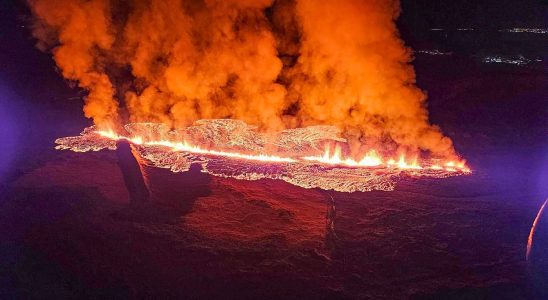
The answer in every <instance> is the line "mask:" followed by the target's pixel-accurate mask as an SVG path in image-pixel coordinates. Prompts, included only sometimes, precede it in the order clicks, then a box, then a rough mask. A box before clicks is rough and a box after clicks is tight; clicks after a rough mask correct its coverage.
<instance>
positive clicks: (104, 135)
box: [56, 120, 470, 192]
mask: <svg viewBox="0 0 548 300" xmlns="http://www.w3.org/2000/svg"><path fill="white" fill-rule="evenodd" d="M125 129H126V131H127V134H123V135H121V134H117V133H115V132H113V131H102V130H97V129H96V128H94V127H90V128H86V129H85V130H84V131H83V132H82V134H81V135H80V136H78V137H66V138H60V139H57V140H56V143H57V144H58V146H57V147H56V148H57V149H70V150H73V151H77V152H86V151H90V150H92V151H98V150H101V149H104V148H108V149H115V148H116V141H118V140H120V139H125V140H128V141H130V142H131V143H133V144H134V145H136V149H137V152H138V154H139V155H140V156H141V157H142V158H144V159H145V160H146V161H147V162H149V163H150V164H152V165H154V166H157V167H161V168H169V169H171V170H172V171H174V172H184V171H187V170H188V169H189V167H190V165H191V164H193V163H199V164H201V165H202V168H203V170H204V172H207V173H209V174H212V175H215V176H223V177H233V178H237V179H246V180H256V179H261V178H271V179H281V180H284V181H287V182H290V183H292V184H295V185H298V186H302V187H305V188H313V187H318V188H322V189H333V190H337V191H343V192H354V191H369V190H374V189H378V190H392V189H393V188H394V181H393V179H394V178H395V177H397V176H400V175H403V174H407V175H408V176H415V177H420V176H427V177H438V178H441V177H448V176H456V175H463V174H468V173H470V170H469V169H468V168H467V167H466V166H465V164H464V162H459V163H455V162H452V161H450V162H446V163H444V164H443V166H442V165H439V164H438V163H439V162H437V161H436V162H435V163H434V162H432V161H430V160H426V159H423V160H421V163H419V159H418V157H415V158H413V159H411V160H406V158H405V156H404V155H400V157H399V159H398V160H397V161H396V160H394V159H388V160H385V159H383V158H382V157H381V155H380V154H379V152H378V151H377V150H374V149H371V150H369V151H367V153H366V154H365V155H364V156H363V157H362V158H361V159H358V160H355V159H353V158H350V157H345V156H344V154H343V150H342V147H341V146H340V144H341V143H344V139H341V138H339V137H337V136H336V134H334V133H335V132H336V129H333V128H331V129H330V128H328V127H326V126H319V127H318V126H312V127H306V128H299V129H295V130H284V131H282V132H279V133H277V134H269V135H266V134H262V133H259V132H257V131H256V130H255V128H254V127H251V126H248V125H246V124H245V123H243V122H241V121H236V120H201V121H199V122H197V123H196V124H195V125H194V126H190V127H187V128H183V129H179V130H169V129H168V128H167V127H166V126H165V125H163V124H154V123H132V124H128V125H126V126H125ZM202 145H207V147H206V146H202ZM325 145H328V146H325ZM329 145H335V147H334V148H333V152H331V147H330V146H329ZM322 149H323V150H322ZM322 153H323V154H322Z"/></svg>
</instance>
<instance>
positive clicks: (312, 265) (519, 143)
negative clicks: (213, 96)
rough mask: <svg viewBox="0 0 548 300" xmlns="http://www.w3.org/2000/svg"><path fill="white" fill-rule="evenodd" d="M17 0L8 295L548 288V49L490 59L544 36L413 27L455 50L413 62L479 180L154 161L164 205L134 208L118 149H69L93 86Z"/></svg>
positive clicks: (6, 89) (2, 104)
mask: <svg viewBox="0 0 548 300" xmlns="http://www.w3.org/2000/svg"><path fill="white" fill-rule="evenodd" d="M2 5H5V4H2ZM2 8H3V11H2V18H1V19H2V20H1V22H2V23H1V26H2V27H1V28H2V31H0V44H2V45H3V46H2V47H3V48H2V51H0V63H1V68H0V133H1V134H2V135H3V136H2V139H1V140H2V144H1V145H0V152H1V154H2V155H1V156H0V182H1V186H0V188H1V190H0V197H1V198H0V199H1V200H0V201H1V202H0V237H1V239H0V298H1V299H14V298H15V299H28V298H53V299H69V298H70V299H73V298H175V297H179V298H219V299H220V298H224V299H226V298H240V299H241V298H266V299H291V298H301V299H308V298H371V299H385V298H388V299H401V298H415V299H440V298H446V299H535V298H536V299H548V294H546V289H547V288H548V287H547V282H548V276H547V272H548V267H547V266H548V256H547V253H548V251H546V250H548V214H545V215H544V217H543V218H541V220H540V222H539V225H538V228H537V235H535V240H534V241H535V243H534V244H533V252H532V255H531V259H530V261H529V262H526V261H525V249H526V244H527V237H528V235H529V230H530V228H531V224H532V222H533V219H534V217H535V215H536V213H537V211H538V209H539V207H540V205H541V204H542V202H543V201H544V200H545V199H546V198H547V196H548V185H547V182H548V180H547V178H548V177H547V173H546V170H547V169H548V165H547V164H548V156H547V153H548V152H547V150H548V149H547V143H546V136H547V135H546V134H547V130H546V129H547V127H546V124H547V123H546V121H547V118H546V117H547V96H548V80H547V79H548V76H547V64H546V59H545V60H544V62H541V63H535V64H531V65H527V66H520V67H518V66H513V65H487V64H483V63H481V62H479V61H478V59H477V55H479V54H481V55H483V54H484V53H487V52H489V53H491V52H493V51H494V50H493V49H495V50H496V47H494V46H492V45H493V44H495V45H496V44H497V43H498V44H500V45H502V46H501V48H504V49H505V50H504V51H505V52H506V53H508V52H512V51H514V52H516V51H517V52H516V53H518V52H520V49H522V48H523V49H528V50H526V51H527V54H528V55H542V54H543V53H544V54H545V53H548V51H546V48H545V47H546V45H547V40H546V39H547V38H546V35H541V36H538V35H537V36H533V35H527V36H522V37H520V38H519V42H515V39H516V38H515V37H513V38H511V41H510V42H508V38H507V37H505V36H499V35H497V36H495V37H492V36H490V35H488V34H486V35H481V36H480V37H477V36H476V37H474V36H464V37H463V36H457V35H456V34H449V37H447V38H446V37H443V36H442V37H439V36H433V35H430V33H424V34H423V35H417V36H419V37H417V36H414V37H411V38H409V39H410V40H409V41H408V42H409V43H411V45H412V46H413V47H415V48H416V49H426V48H438V47H441V46H443V47H447V48H451V50H453V51H455V53H454V54H453V55H451V56H428V55H417V59H416V61H415V62H414V64H415V66H416V70H417V74H418V84H419V86H420V87H421V88H423V89H425V90H427V91H428V93H429V99H430V100H429V110H430V112H431V120H432V121H433V122H434V123H435V124H438V125H440V126H441V128H442V129H443V130H444V132H445V133H446V134H447V135H448V136H450V137H451V138H452V139H453V141H454V142H455V144H456V147H457V150H458V151H459V152H460V153H462V154H463V156H464V157H466V158H467V159H468V161H469V164H470V166H471V167H472V169H473V170H474V174H473V175H471V176H467V177H458V178H450V179H442V180H439V179H438V180H433V179H431V180H420V181H411V180H404V181H403V182H400V184H399V185H398V186H397V188H396V191H394V192H370V193H353V194H344V193H335V192H326V191H320V190H305V189H301V188H297V187H294V186H292V185H289V184H286V183H283V182H278V181H271V180H261V181H256V182H250V181H236V180H232V179H222V178H216V177H210V176H208V175H205V174H202V173H200V172H199V170H192V171H191V172H190V173H185V174H173V173H170V172H169V171H166V170H161V169H147V174H148V177H149V180H150V182H151V184H152V186H153V189H152V200H153V201H152V202H153V203H154V204H152V205H148V206H145V207H140V208H139V209H132V208H130V207H129V205H128V193H127V191H126V189H125V186H124V182H123V178H122V174H121V172H120V169H119V168H118V165H117V156H116V154H115V153H114V152H108V151H103V152H98V153H85V154H78V153H72V152H61V151H55V150H53V146H54V145H53V141H54V140H55V138H57V137H60V136H67V135H75V134H77V133H78V132H79V131H80V130H81V129H82V128H84V126H87V125H88V124H89V123H87V121H86V120H84V119H83V117H82V112H81V96H82V95H83V94H82V93H81V92H79V91H77V90H75V89H70V88H69V87H68V86H67V83H66V82H64V81H63V80H62V79H61V78H60V76H59V75H58V74H57V73H56V72H55V70H54V67H53V64H52V61H51V58H50V57H49V56H48V55H45V54H42V53H39V52H38V51H37V50H35V49H34V48H33V46H32V45H33V42H32V40H31V39H30V38H29V36H28V30H27V28H20V27H18V26H22V25H24V24H25V23H24V22H21V21H20V20H19V19H17V18H16V15H13V14H12V13H13V10H12V8H9V9H7V10H6V9H5V8H6V7H2ZM8 27H9V28H11V29H10V30H3V29H4V28H8ZM404 32H405V30H404ZM489 37H492V38H493V40H492V42H491V43H489V44H490V45H491V46H490V48H489V49H487V50H485V49H484V48H481V49H479V50H478V49H476V48H477V47H481V45H483V44H484V43H479V44H481V45H480V46H478V45H477V44H478V43H472V45H476V46H463V45H470V44H467V43H468V42H467V41H468V40H470V39H472V40H483V39H485V38H489ZM461 40H464V41H465V42H462V41H461ZM459 41H461V42H459ZM463 43H464V44H463ZM6 45H8V47H6ZM474 47H476V48H474ZM455 49H456V50H455ZM524 51H525V50H524ZM531 51H533V52H534V51H537V52H538V53H536V52H535V53H533V54H531ZM478 53H479V54H478ZM506 53H505V54H506ZM539 53H540V54H539ZM331 197H332V198H333V199H334V201H332V200H331ZM333 211H335V212H336V214H335V217H334V218H331V219H330V220H326V215H327V213H328V212H331V213H330V214H331V215H333ZM331 221H333V224H330V222H331ZM331 225H333V228H334V230H331V229H330V228H331Z"/></svg>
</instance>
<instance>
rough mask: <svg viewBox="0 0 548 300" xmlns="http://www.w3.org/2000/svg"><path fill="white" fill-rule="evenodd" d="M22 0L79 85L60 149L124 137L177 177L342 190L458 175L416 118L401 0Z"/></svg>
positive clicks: (451, 155) (43, 42)
mask: <svg viewBox="0 0 548 300" xmlns="http://www.w3.org/2000/svg"><path fill="white" fill-rule="evenodd" d="M28 2H29V4H30V7H31V9H32V11H33V13H34V16H35V18H34V26H33V35H34V36H35V37H36V38H37V40H38V47H39V48H40V49H42V50H44V51H50V52H52V54H53V57H54V59H55V61H56V63H57V66H58V67H59V68H60V70H61V72H62V74H63V76H64V77H65V78H67V79H68V80H71V81H75V82H77V83H78V85H79V86H80V87H81V88H83V89H85V90H87V91H88V95H87V97H86V99H85V105H84V113H85V116H86V117H88V118H91V119H92V120H93V122H94V125H93V126H91V127H89V128H87V129H85V130H84V131H83V132H82V134H81V135H80V136H76V137H67V138H60V139H58V140H57V141H56V143H57V144H58V146H57V148H58V149H71V150H74V151H81V152H85V151H90V150H95V151H96V150H101V149H105V148H108V149H115V148H116V141H118V140H121V139H125V140H128V141H129V142H130V143H131V144H132V145H133V146H134V148H135V150H136V151H135V152H136V153H138V154H139V155H140V156H141V157H142V158H144V159H145V160H146V161H147V162H148V163H150V164H152V165H154V166H157V167H162V168H169V169H171V170H172V171H174V172H180V171H186V170H188V169H189V167H190V165H191V164H195V163H197V164H201V165H202V168H203V171H204V172H207V173H210V174H212V175H217V176H224V177H233V178H238V179H247V180H253V179H260V178H272V179H281V180H284V181H287V182H290V183H293V184H295V185H298V186H302V187H306V188H313V187H317V188H322V189H333V190H337V191H345V192H353V191H368V190H373V189H381V190H390V189H393V187H394V181H393V179H394V178H396V177H397V176H400V175H410V176H434V177H447V176H452V175H460V174H466V173H469V172H470V170H469V169H468V167H467V166H466V165H465V161H464V160H463V159H462V158H460V157H459V156H458V155H457V154H456V151H455V150H454V147H453V145H452V142H451V140H450V139H449V138H448V137H445V136H444V135H443V134H442V133H441V131H440V129H439V128H438V127H437V126H435V125H432V124H430V123H429V121H428V112H427V109H426V102H425V101H426V95H425V93H424V92H423V91H421V90H420V89H419V88H417V87H416V86H415V73H414V70H413V67H412V65H411V64H410V61H411V59H412V52H411V51H410V49H408V48H407V47H406V46H405V45H404V43H403V41H402V40H401V39H400V38H399V34H398V30H397V27H396V24H395V20H396V19H397V17H398V15H399V13H400V8H399V1H377V0H341V1H334V0H327V1H310V0H277V1H269V0H257V1H253V0H229V1H220V0H194V1H193V0H168V1H152V0H150V1H135V0H134V1H109V0H88V1H83V0H61V1H47V0H29V1H28ZM114 16H116V18H115V17H114ZM124 124H125V125H124Z"/></svg>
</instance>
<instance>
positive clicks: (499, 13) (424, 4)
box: [401, 0, 548, 30]
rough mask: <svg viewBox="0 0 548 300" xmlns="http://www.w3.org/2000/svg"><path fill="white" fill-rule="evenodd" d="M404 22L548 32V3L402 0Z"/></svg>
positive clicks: (419, 26)
mask: <svg viewBox="0 0 548 300" xmlns="http://www.w3.org/2000/svg"><path fill="white" fill-rule="evenodd" d="M401 3H402V10H403V13H402V16H401V19H402V20H401V21H403V22H404V23H406V24H409V25H414V26H413V28H414V29H415V30H420V29H424V28H425V27H429V28H433V27H434V28H435V27H438V28H440V27H441V28H456V27H475V28H484V29H490V28H493V29H495V28H496V29H498V28H505V27H520V26H523V27H535V28H539V27H540V28H546V27H547V25H548V0H401Z"/></svg>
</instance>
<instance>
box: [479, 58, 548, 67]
mask: <svg viewBox="0 0 548 300" xmlns="http://www.w3.org/2000/svg"><path fill="white" fill-rule="evenodd" d="M481 60H482V61H483V62H484V63H501V64H511V65H517V66H523V65H527V64H530V63H532V62H541V61H542V59H538V58H535V59H529V58H526V57H523V56H518V57H503V56H486V57H483V58H482V59H481Z"/></svg>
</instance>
